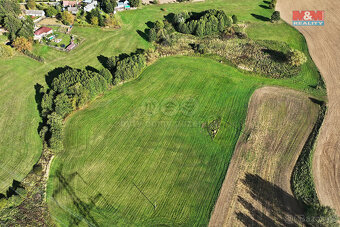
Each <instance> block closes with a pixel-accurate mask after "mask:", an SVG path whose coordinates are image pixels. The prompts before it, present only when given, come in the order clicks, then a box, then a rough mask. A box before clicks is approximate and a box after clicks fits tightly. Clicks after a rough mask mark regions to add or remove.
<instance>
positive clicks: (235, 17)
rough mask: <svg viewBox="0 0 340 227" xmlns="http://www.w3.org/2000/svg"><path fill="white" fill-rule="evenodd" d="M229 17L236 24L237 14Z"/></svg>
mask: <svg viewBox="0 0 340 227" xmlns="http://www.w3.org/2000/svg"><path fill="white" fill-rule="evenodd" d="M231 19H232V20H233V24H237V22H238V19H237V16H236V15H233V16H232V17H231Z"/></svg>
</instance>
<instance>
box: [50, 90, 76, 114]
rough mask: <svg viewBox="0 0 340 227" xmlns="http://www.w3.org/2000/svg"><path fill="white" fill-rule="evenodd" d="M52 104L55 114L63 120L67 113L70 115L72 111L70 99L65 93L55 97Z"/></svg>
mask: <svg viewBox="0 0 340 227" xmlns="http://www.w3.org/2000/svg"><path fill="white" fill-rule="evenodd" d="M54 104H55V112H56V113H57V114H58V115H60V116H61V117H63V118H64V117H65V116H66V115H68V114H69V113H71V112H72V110H73V109H72V104H71V102H70V99H69V98H68V96H67V95H66V94H65V93H61V94H59V95H57V97H56V98H55V100H54Z"/></svg>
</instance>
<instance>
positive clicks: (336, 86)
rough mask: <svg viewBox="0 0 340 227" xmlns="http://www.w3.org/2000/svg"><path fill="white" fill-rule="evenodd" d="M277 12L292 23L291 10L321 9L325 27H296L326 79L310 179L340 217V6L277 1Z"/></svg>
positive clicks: (325, 1) (324, 0)
mask: <svg viewBox="0 0 340 227" xmlns="http://www.w3.org/2000/svg"><path fill="white" fill-rule="evenodd" d="M277 10H279V11H280V12H281V16H282V18H283V19H284V20H285V21H287V22H288V23H290V24H291V21H292V11H293V10H324V11H325V26H320V27H319V26H308V27H307V26H301V27H296V28H297V29H298V30H299V31H300V32H301V33H302V34H303V35H304V36H305V38H306V40H307V44H308V48H309V51H310V54H311V56H312V58H313V60H314V62H315V64H316V65H317V66H318V68H319V70H320V72H321V75H322V77H323V78H324V80H325V83H326V86H327V94H328V110H327V113H326V116H325V119H324V123H323V125H322V127H321V129H320V133H319V136H318V140H317V144H316V149H315V153H314V158H313V177H314V182H315V187H316V191H317V194H318V197H319V199H320V202H321V204H323V205H328V206H331V207H333V208H335V209H336V211H337V214H338V215H340V4H339V1H334V0H300V1H295V0H279V1H278V4H277Z"/></svg>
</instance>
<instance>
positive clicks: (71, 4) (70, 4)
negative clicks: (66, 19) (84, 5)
mask: <svg viewBox="0 0 340 227" xmlns="http://www.w3.org/2000/svg"><path fill="white" fill-rule="evenodd" d="M77 5H79V2H78V1H63V7H64V8H66V7H76V6H77Z"/></svg>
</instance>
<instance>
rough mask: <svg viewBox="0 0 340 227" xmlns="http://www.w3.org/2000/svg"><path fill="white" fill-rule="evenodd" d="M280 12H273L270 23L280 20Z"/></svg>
mask: <svg viewBox="0 0 340 227" xmlns="http://www.w3.org/2000/svg"><path fill="white" fill-rule="evenodd" d="M280 18H281V17H280V12H279V11H275V12H273V14H272V16H271V18H270V21H271V22H272V23H274V22H276V21H279V20H280Z"/></svg>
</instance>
